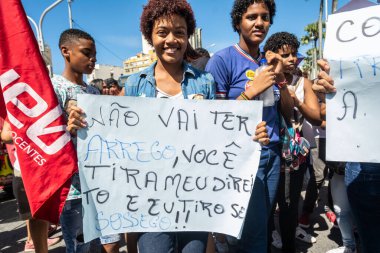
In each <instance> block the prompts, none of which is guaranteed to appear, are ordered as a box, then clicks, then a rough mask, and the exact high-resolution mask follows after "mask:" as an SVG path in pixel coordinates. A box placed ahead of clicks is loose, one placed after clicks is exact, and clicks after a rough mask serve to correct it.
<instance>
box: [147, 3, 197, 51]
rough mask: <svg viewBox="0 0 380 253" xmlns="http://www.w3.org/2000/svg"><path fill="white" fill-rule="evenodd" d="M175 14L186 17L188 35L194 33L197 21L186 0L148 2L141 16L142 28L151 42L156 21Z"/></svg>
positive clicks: (150, 42)
mask: <svg viewBox="0 0 380 253" xmlns="http://www.w3.org/2000/svg"><path fill="white" fill-rule="evenodd" d="M175 14H176V15H179V16H181V17H183V18H184V19H185V21H186V25H187V35H188V36H189V37H190V36H191V35H193V34H194V30H195V27H196V22H195V18H194V12H193V10H192V8H191V6H190V4H189V3H188V2H187V1H186V0H149V2H148V4H147V5H145V6H144V9H143V12H142V14H141V18H140V30H141V32H142V34H143V35H144V38H145V39H146V40H147V41H148V43H149V44H151V45H152V32H153V27H154V22H156V21H157V20H158V19H160V18H163V17H164V18H166V17H170V16H172V15H175Z"/></svg>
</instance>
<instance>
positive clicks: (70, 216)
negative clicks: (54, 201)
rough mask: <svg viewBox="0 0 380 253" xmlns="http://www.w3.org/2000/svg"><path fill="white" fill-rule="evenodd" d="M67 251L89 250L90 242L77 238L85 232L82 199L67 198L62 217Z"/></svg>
mask: <svg viewBox="0 0 380 253" xmlns="http://www.w3.org/2000/svg"><path fill="white" fill-rule="evenodd" d="M60 223H61V228H62V235H63V239H64V240H65V244H66V253H85V252H89V249H90V243H83V242H79V241H78V240H77V237H78V236H81V235H82V234H83V221H82V199H75V200H67V201H66V203H65V206H64V207H63V211H62V213H61V217H60Z"/></svg>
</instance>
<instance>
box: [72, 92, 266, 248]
mask: <svg viewBox="0 0 380 253" xmlns="http://www.w3.org/2000/svg"><path fill="white" fill-rule="evenodd" d="M78 105H79V106H80V107H81V108H82V109H83V110H84V111H85V112H86V121H87V123H88V128H86V129H82V130H80V131H79V132H78V145H77V148H78V163H79V171H80V179H81V188H82V205H83V210H84V217H83V222H84V236H85V241H89V240H92V239H94V238H97V237H99V236H101V235H110V234H118V233H124V232H160V231H166V232H167V231H213V232H219V233H224V234H229V235H232V236H235V237H239V235H240V232H241V229H242V225H243V222H244V217H245V214H246V211H247V206H248V201H249V198H250V195H251V190H252V187H253V183H254V180H255V176H256V172H257V168H258V164H259V159H260V153H261V152H260V150H261V147H260V145H259V144H258V143H257V142H254V141H253V140H252V138H253V135H254V131H255V128H256V125H257V124H258V123H259V122H260V121H261V118H262V102H261V101H211V100H171V99H154V98H153V99H152V98H135V97H112V96H101V97H100V96H92V95H79V96H78Z"/></svg>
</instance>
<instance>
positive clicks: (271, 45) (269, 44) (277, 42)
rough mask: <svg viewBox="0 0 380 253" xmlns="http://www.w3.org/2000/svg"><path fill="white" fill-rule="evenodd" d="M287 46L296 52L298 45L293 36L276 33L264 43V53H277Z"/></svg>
mask: <svg viewBox="0 0 380 253" xmlns="http://www.w3.org/2000/svg"><path fill="white" fill-rule="evenodd" d="M285 45H288V46H289V47H291V48H292V49H293V50H295V51H298V48H299V46H300V43H299V41H298V39H297V37H296V36H295V35H294V34H291V33H288V32H278V33H274V34H272V35H271V36H270V37H269V38H268V40H267V41H266V42H265V46H264V52H267V51H269V50H270V51H272V52H274V53H277V52H278V50H280V49H282V47H283V46H285Z"/></svg>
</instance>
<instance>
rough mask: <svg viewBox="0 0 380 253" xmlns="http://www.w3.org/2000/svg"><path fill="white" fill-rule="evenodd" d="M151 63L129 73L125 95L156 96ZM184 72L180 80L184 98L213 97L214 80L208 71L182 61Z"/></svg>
mask: <svg viewBox="0 0 380 253" xmlns="http://www.w3.org/2000/svg"><path fill="white" fill-rule="evenodd" d="M155 66H156V63H153V64H152V65H150V66H149V67H148V68H146V69H144V70H143V71H141V72H139V73H136V74H134V75H131V76H130V77H129V78H128V79H127V82H126V83H125V95H126V96H133V97H156V80H155V79H154V68H155ZM183 68H184V74H183V79H182V82H181V89H182V94H183V97H184V98H185V99H192V98H199V96H202V97H203V99H214V98H215V81H214V78H213V77H212V75H211V74H210V73H207V72H204V71H200V70H198V69H196V68H194V67H192V66H191V65H190V64H188V63H186V62H183Z"/></svg>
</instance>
